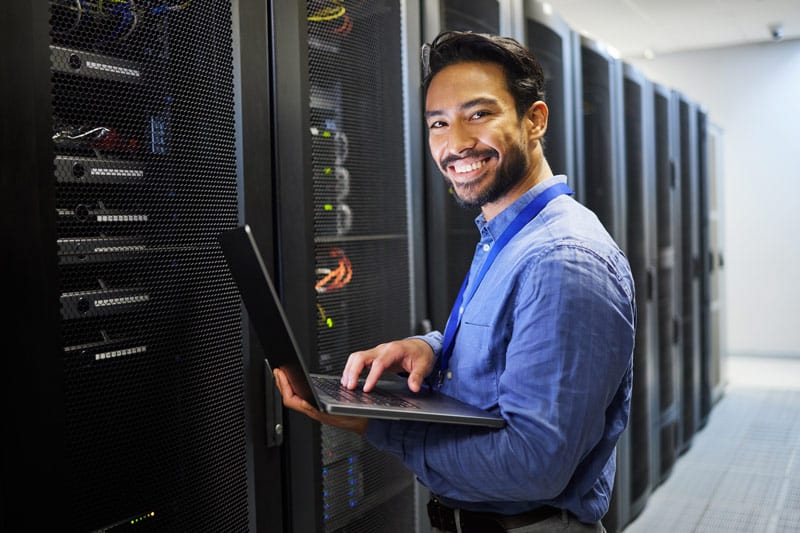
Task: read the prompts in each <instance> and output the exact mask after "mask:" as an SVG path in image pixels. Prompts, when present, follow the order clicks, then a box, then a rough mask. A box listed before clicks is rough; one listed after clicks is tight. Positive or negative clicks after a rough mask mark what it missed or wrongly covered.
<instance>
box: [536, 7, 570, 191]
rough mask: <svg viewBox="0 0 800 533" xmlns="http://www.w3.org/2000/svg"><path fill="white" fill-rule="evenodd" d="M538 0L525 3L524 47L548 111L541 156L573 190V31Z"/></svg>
mask: <svg viewBox="0 0 800 533" xmlns="http://www.w3.org/2000/svg"><path fill="white" fill-rule="evenodd" d="M543 4H544V3H543V2H541V1H540V0H527V1H526V2H525V6H524V7H525V32H526V39H525V43H526V46H527V47H528V48H529V49H530V50H531V51H532V52H533V54H534V55H535V56H536V58H537V59H538V60H539V62H540V63H541V64H542V69H543V70H544V76H545V101H546V102H547V107H548V108H549V110H550V115H549V118H548V124H547V135H546V136H545V156H546V158H547V162H548V163H549V164H550V168H551V169H552V170H553V173H554V174H566V175H567V177H568V179H569V183H570V185H571V186H572V188H573V189H575V190H576V192H577V190H581V189H582V187H580V186H579V185H578V184H577V183H576V181H577V170H576V155H575V154H576V150H575V110H576V108H575V106H574V101H575V86H574V85H573V84H574V81H575V80H574V76H573V75H572V74H573V69H574V68H575V67H574V65H573V62H574V57H573V55H574V54H573V50H574V48H573V46H574V42H575V36H574V32H573V31H572V30H571V29H570V28H569V26H568V25H567V23H566V22H564V20H563V19H561V18H560V17H559V16H558V15H555V14H554V13H552V11H551V10H548V9H546V8H545V7H544V5H543Z"/></svg>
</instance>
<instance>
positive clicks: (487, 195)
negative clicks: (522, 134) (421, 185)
mask: <svg viewBox="0 0 800 533" xmlns="http://www.w3.org/2000/svg"><path fill="white" fill-rule="evenodd" d="M498 155H499V154H498V153H497V151H496V150H485V151H478V150H470V151H469V152H467V153H466V154H463V155H462V157H477V158H486V157H498ZM458 159H461V157H448V158H445V159H443V160H442V161H441V162H440V163H439V164H440V168H441V169H446V168H447V166H448V165H449V164H450V163H452V162H453V161H455V160H458ZM443 172H444V171H443ZM527 173H528V161H527V159H526V158H525V152H524V151H523V149H522V148H521V147H520V146H519V145H517V144H514V145H512V146H511V147H510V148H509V150H508V151H507V152H506V157H505V159H504V160H503V163H502V164H500V166H498V167H497V169H496V170H495V174H494V179H493V180H492V181H491V182H490V183H489V184H487V185H486V187H485V188H484V189H483V190H478V191H477V194H476V195H475V196H473V197H470V198H466V197H463V196H459V194H458V193H457V192H456V188H455V187H454V186H453V184H452V183H451V182H450V179H449V178H448V177H447V175H446V174H445V176H444V180H445V182H446V183H447V184H448V185H449V186H450V188H451V190H452V191H453V196H454V197H455V200H456V203H457V204H458V205H459V206H460V207H463V208H465V209H477V208H480V207H483V205H484V204H488V203H491V202H494V201H497V200H498V199H500V198H502V197H503V196H504V195H505V194H506V193H507V192H508V191H510V190H511V189H512V188H513V187H514V186H515V185H517V184H518V183H520V182H521V181H522V180H524V179H525V176H526V175H527Z"/></svg>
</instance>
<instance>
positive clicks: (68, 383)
mask: <svg viewBox="0 0 800 533" xmlns="http://www.w3.org/2000/svg"><path fill="white" fill-rule="evenodd" d="M237 6H238V4H236V3H231V2H214V3H213V4H212V3H197V2H195V3H171V2H140V3H137V4H136V5H135V6H134V5H133V3H132V2H130V3H118V2H115V3H102V2H93V1H90V0H86V1H81V2H66V1H63V2H62V1H59V0H52V1H50V2H21V3H4V4H3V6H2V10H3V14H2V17H0V21H2V22H1V23H0V24H1V25H2V31H0V34H2V36H3V37H2V38H3V44H4V45H6V46H5V47H4V48H5V49H6V50H7V51H9V53H7V54H4V59H3V62H2V65H0V68H1V69H2V73H3V79H4V80H5V81H4V83H3V87H2V89H1V91H2V98H0V100H1V101H2V104H0V105H2V106H3V117H4V127H3V145H4V147H6V149H5V150H4V157H3V161H2V175H3V187H4V192H6V193H8V194H4V195H3V198H4V202H3V203H4V209H3V211H4V214H5V216H6V217H8V218H7V219H6V220H5V223H6V224H7V225H5V224H4V227H5V228H6V229H7V231H6V232H5V235H6V236H7V237H8V239H7V241H6V244H7V246H8V247H9V248H8V249H7V253H8V255H7V257H10V258H13V259H12V260H10V261H8V262H7V263H4V269H3V270H4V274H6V279H8V280H9V285H10V286H9V287H8V292H9V294H10V296H11V299H12V300H13V301H16V302H19V303H20V305H19V306H18V308H17V310H16V311H17V312H16V313H15V317H14V319H13V322H12V323H11V327H10V328H9V330H8V331H7V335H8V337H10V342H8V344H7V346H10V347H11V351H10V352H8V353H7V355H8V357H4V362H3V370H4V371H3V375H4V376H6V383H5V386H4V393H5V395H6V400H7V401H8V402H9V403H8V405H14V406H15V408H14V409H13V410H12V414H11V416H10V418H9V420H8V423H7V425H6V428H5V432H4V434H5V435H6V437H7V447H6V448H5V450H4V455H3V492H4V494H3V508H2V514H3V516H2V520H3V528H4V529H8V530H27V529H36V530H48V531H56V530H67V531H73V530H78V531H86V530H100V529H102V530H105V531H118V530H124V529H131V528H134V527H135V528H136V529H140V530H143V531H176V530H193V531H220V530H243V529H247V528H248V527H249V526H250V524H251V520H252V513H253V509H252V508H250V507H249V502H250V501H252V500H253V496H252V489H253V486H252V477H251V473H252V470H251V468H252V455H251V454H250V450H248V444H247V442H248V441H247V438H248V425H247V422H246V407H245V405H246V402H245V396H246V392H247V389H246V387H245V385H244V381H243V379H242V376H243V358H242V336H241V328H240V323H241V315H240V307H239V299H238V296H237V293H236V290H235V286H234V284H233V282H232V280H231V279H230V278H229V276H228V274H227V269H226V268H225V266H224V265H225V263H224V260H223V258H222V256H221V253H220V250H219V247H218V245H217V243H216V236H217V234H218V233H219V232H220V231H221V230H223V229H226V228H229V227H233V226H234V225H235V224H236V223H237V217H238V204H239V198H238V183H239V181H240V178H241V174H240V171H239V164H240V162H241V161H240V159H239V154H238V153H237V146H236V144H237V139H238V135H239V134H240V133H239V132H240V124H238V123H237V111H236V107H237V101H236V99H237V87H236V80H235V76H234V70H235V68H234V67H235V64H234V57H235V52H234V48H233V45H234V40H235V35H236V34H235V29H236V28H235V26H236V24H235V22H237V21H236V20H235V18H234V12H235V11H236V8H237ZM197 43H203V46H202V47H199V46H197ZM6 188H7V190H6ZM10 228H14V230H13V231H10Z"/></svg>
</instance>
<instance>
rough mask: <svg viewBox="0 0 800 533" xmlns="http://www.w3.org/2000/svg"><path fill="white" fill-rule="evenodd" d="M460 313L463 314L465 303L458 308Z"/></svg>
mask: <svg viewBox="0 0 800 533" xmlns="http://www.w3.org/2000/svg"><path fill="white" fill-rule="evenodd" d="M458 314H459V315H463V314H464V306H463V305H462V306H461V307H459V308H458Z"/></svg>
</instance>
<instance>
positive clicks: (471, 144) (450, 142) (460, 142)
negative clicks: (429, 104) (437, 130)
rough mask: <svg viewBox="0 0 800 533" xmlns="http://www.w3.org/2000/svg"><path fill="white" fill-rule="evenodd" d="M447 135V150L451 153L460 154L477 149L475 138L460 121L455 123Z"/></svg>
mask: <svg viewBox="0 0 800 533" xmlns="http://www.w3.org/2000/svg"><path fill="white" fill-rule="evenodd" d="M447 134H448V135H447V149H448V151H449V152H450V153H453V154H460V153H461V152H463V151H465V150H471V149H473V148H475V144H476V142H477V141H476V139H475V136H474V135H473V134H472V132H471V131H470V129H469V128H468V127H467V126H466V125H465V124H463V123H462V122H461V121H460V120H455V121H453V123H452V124H451V125H450V128H449V131H448V132H447Z"/></svg>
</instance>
